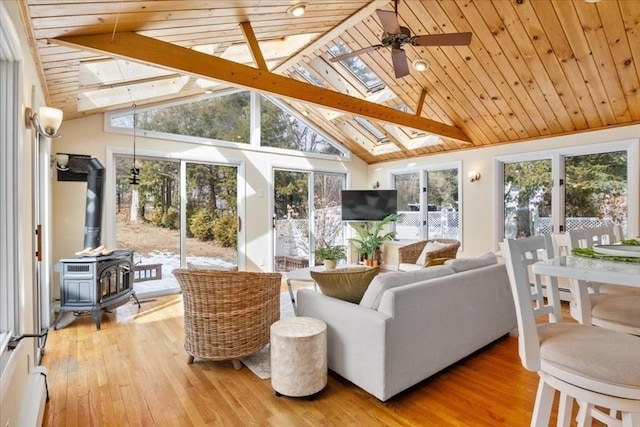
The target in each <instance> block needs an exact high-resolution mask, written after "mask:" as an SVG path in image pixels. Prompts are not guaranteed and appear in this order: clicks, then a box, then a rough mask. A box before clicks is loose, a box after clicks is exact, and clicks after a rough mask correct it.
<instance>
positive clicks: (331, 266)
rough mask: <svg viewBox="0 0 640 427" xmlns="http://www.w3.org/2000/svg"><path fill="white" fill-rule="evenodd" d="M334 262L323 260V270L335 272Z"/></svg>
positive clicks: (332, 260)
mask: <svg viewBox="0 0 640 427" xmlns="http://www.w3.org/2000/svg"><path fill="white" fill-rule="evenodd" d="M336 262H337V261H336V260H335V259H325V260H324V269H325V270H335V268H336Z"/></svg>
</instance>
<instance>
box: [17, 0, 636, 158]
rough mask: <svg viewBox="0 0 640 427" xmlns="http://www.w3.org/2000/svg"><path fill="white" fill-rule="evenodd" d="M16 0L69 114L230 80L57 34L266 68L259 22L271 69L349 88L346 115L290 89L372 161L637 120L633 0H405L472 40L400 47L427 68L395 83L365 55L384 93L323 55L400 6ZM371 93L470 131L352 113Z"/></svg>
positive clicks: (412, 14)
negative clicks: (146, 44)
mask: <svg viewBox="0 0 640 427" xmlns="http://www.w3.org/2000/svg"><path fill="white" fill-rule="evenodd" d="M19 1H20V2H21V5H22V12H23V18H24V23H25V25H26V27H27V31H28V32H30V33H31V35H32V40H31V42H32V49H33V52H34V56H35V58H36V61H37V64H38V65H39V67H40V72H41V73H42V76H43V80H44V81H45V84H46V88H45V91H46V97H47V103H48V105H50V106H53V107H57V108H60V109H62V110H64V113H65V118H66V119H69V118H77V117H83V116H86V115H91V114H98V113H103V112H105V111H110V110H117V109H122V108H128V107H130V106H131V105H132V103H133V102H135V103H136V105H138V106H145V105H153V104H155V103H158V102H162V101H167V100H175V99H183V98H189V97H193V96H196V95H202V93H203V92H204V91H205V90H214V91H215V90H218V89H222V88H228V87H229V86H230V85H231V86H233V83H228V82H220V81H213V80H211V79H206V78H205V79H203V78H202V75H200V76H196V75H194V74H193V73H186V72H184V71H180V70H175V69H171V70H169V69H167V67H166V66H154V67H149V66H141V65H140V64H137V63H135V62H133V61H130V60H122V59H120V60H118V61H116V60H115V59H114V58H113V57H110V56H108V55H105V54H104V53H96V52H95V51H92V50H87V49H80V48H78V47H77V46H74V47H70V46H69V45H65V44H62V43H60V42H58V41H57V40H56V39H60V38H64V37H69V36H82V35H95V34H110V35H112V36H114V34H115V33H120V32H136V33H138V34H140V35H143V36H146V37H150V38H153V39H158V40H160V41H163V42H167V43H172V44H175V45H177V46H181V47H185V48H189V49H193V50H197V51H199V52H204V53H207V54H210V55H214V56H217V57H221V58H223V59H226V60H229V61H235V62H238V63H242V64H245V65H250V66H255V67H256V68H259V67H257V66H256V65H254V61H253V59H252V53H253V54H254V55H255V52H252V50H251V47H252V43H251V37H252V34H251V33H253V34H254V35H255V39H256V40H257V43H254V44H253V47H254V48H255V46H256V45H258V46H259V47H260V52H258V55H259V56H262V57H263V58H264V61H265V64H266V67H267V68H268V70H269V71H270V72H271V73H274V74H278V75H282V76H285V77H288V78H290V79H295V80H298V81H301V82H305V83H309V80H308V76H307V78H305V77H304V76H303V75H302V74H301V73H300V68H301V67H303V68H304V70H306V72H307V74H308V75H311V76H312V77H313V78H314V80H315V81H316V83H315V84H316V85H321V86H322V87H325V88H327V89H328V90H332V91H337V92H342V93H345V94H348V95H350V96H351V97H354V99H353V103H354V105H350V107H351V108H349V109H348V110H351V112H337V113H336V112H335V111H332V110H331V109H327V108H324V107H323V106H318V105H317V104H311V103H308V102H304V101H302V100H296V99H293V98H287V99H286V101H287V102H288V103H289V104H290V105H291V106H292V107H293V108H294V109H296V110H298V111H299V112H300V113H301V114H302V113H304V115H305V116H306V117H305V118H306V120H309V121H311V122H313V123H314V124H315V125H317V126H318V127H320V128H321V129H322V130H324V131H325V132H326V133H327V134H328V135H330V136H332V137H333V138H335V139H336V140H337V141H339V142H341V143H343V144H344V145H345V146H346V147H347V148H348V149H350V150H351V151H352V152H353V153H354V154H355V155H357V156H359V157H360V158H362V159H363V160H364V161H365V162H367V163H369V164H372V163H377V162H381V161H387V160H393V159H401V158H408V157H413V156H417V155H428V154H433V153H441V152H444V151H453V150H461V149H469V148H474V147H479V146H485V145H490V144H502V143H513V142H518V141H523V140H530V139H535V138H539V137H545V136H552V135H560V134H568V133H573V132H580V131H584V130H589V129H602V128H606V127H612V126H619V125H627V124H635V123H640V92H639V87H640V1H637V0H602V1H601V2H598V3H591V2H588V1H585V0H455V1H453V0H401V1H400V2H399V6H398V17H399V21H400V23H401V25H403V26H406V27H408V28H409V30H410V31H411V34H417V35H422V34H441V33H451V32H471V33H473V37H472V40H471V44H470V45H469V46H455V47H452V46H448V47H428V48H427V47H414V46H411V45H405V46H403V48H404V49H405V51H406V54H407V57H408V60H409V61H410V62H412V61H414V60H416V59H418V58H422V59H425V60H426V61H427V62H428V63H429V64H430V67H429V68H428V69H427V70H426V71H424V72H418V71H415V70H414V69H411V73H410V75H408V76H406V77H404V78H400V79H396V78H395V77H394V73H393V67H392V64H391V54H390V51H389V48H381V49H377V50H373V51H370V52H368V53H366V54H363V55H361V56H360V59H361V60H362V61H363V62H364V63H365V64H366V65H367V66H368V67H369V68H370V69H371V70H372V71H373V72H374V73H375V74H376V75H377V76H378V77H379V78H380V79H381V80H382V83H383V86H380V85H379V86H378V87H377V88H375V89H376V90H370V89H368V88H367V87H366V86H365V85H363V84H362V82H361V81H359V80H358V79H357V78H356V77H355V76H354V75H352V74H351V73H349V72H348V71H347V70H346V68H345V67H344V66H343V65H342V64H341V63H331V62H329V61H328V58H329V57H330V56H329V54H328V51H329V49H330V48H332V47H333V46H334V45H335V44H336V43H338V42H342V43H344V44H345V45H347V46H348V47H349V48H350V49H351V50H357V49H361V48H365V47H368V46H371V45H375V44H379V43H380V38H381V34H382V32H383V30H382V27H381V25H380V22H379V20H378V17H377V15H376V13H375V10H376V9H384V10H393V9H394V5H393V2H390V1H386V0H374V1H370V0H308V1H307V2H306V13H305V14H304V15H303V16H301V17H293V16H292V15H290V14H288V13H287V9H288V8H289V7H290V6H291V5H293V4H294V3H296V1H295V0H225V1H219V0H211V1H197V0H156V1H149V0H19ZM243 22H249V23H250V25H247V24H245V25H244V26H243V25H242V23H243ZM243 28H244V29H245V31H243ZM247 32H248V34H245V33H247ZM248 41H249V43H248ZM158 62H163V61H158ZM263 67H264V65H263ZM182 70H184V69H182ZM304 70H303V71H304ZM274 81H280V80H277V79H275V80H274ZM309 84H311V83H309ZM381 87H384V89H382V90H380V88H381ZM277 91H278V90H277V89H275V92H277ZM356 98H357V99H356ZM358 99H359V100H361V101H359V100H358ZM368 102H374V103H377V104H380V105H382V106H386V107H390V108H394V109H396V108H401V109H403V111H404V112H403V111H399V112H398V115H399V116H403V117H404V116H406V117H404V118H407V117H408V119H407V120H408V121H409V122H411V117H409V116H413V117H414V118H417V119H418V120H420V119H421V118H423V119H428V120H427V121H426V123H427V124H428V123H429V121H434V122H437V124H442V125H445V126H443V128H447V129H452V130H454V131H456V132H460V135H463V136H464V137H461V138H450V137H448V135H447V134H446V133H443V132H441V133H440V136H442V138H436V137H432V138H431V139H429V138H425V136H424V134H422V136H421V137H418V138H416V137H415V136H416V132H415V131H414V130H412V129H409V128H407V127H402V128H401V127H397V126H391V125H389V123H384V121H379V120H373V119H371V117H372V116H371V115H368V117H369V120H368V121H367V122H363V121H362V120H361V119H360V120H359V121H356V120H355V115H354V113H353V111H354V110H358V109H359V108H361V109H362V111H365V110H366V111H369V110H367V108H368V107H367V105H368ZM416 112H417V115H415V114H416ZM363 115H364V116H367V114H363ZM406 122H407V121H405V123H406ZM371 128H374V133H372V132H371V130H372V129H371ZM414 129H416V128H414ZM434 129H435V130H436V132H434V133H438V132H437V130H438V129H439V128H434ZM423 130H424V129H423ZM381 135H383V136H382V137H381ZM418 135H420V134H418ZM449 135H450V134H449ZM436 136H437V135H436ZM465 139H466V141H465ZM428 141H429V142H428ZM433 141H435V144H434V142H433Z"/></svg>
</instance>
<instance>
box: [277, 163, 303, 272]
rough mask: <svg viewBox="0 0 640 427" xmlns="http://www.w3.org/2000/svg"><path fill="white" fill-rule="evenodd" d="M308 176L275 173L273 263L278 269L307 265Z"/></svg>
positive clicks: (284, 172) (292, 173)
mask: <svg viewBox="0 0 640 427" xmlns="http://www.w3.org/2000/svg"><path fill="white" fill-rule="evenodd" d="M308 182H309V175H308V174H307V173H305V172H293V171H283V170H276V171H275V172H274V195H273V200H274V209H275V211H274V218H273V219H274V222H275V226H276V227H275V246H276V247H275V251H274V253H275V263H274V265H275V266H276V270H277V271H290V270H295V269H298V268H303V267H308V266H309V203H308V200H309V184H308Z"/></svg>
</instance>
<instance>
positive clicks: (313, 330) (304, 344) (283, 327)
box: [271, 317, 327, 397]
mask: <svg viewBox="0 0 640 427" xmlns="http://www.w3.org/2000/svg"><path fill="white" fill-rule="evenodd" d="M326 385H327V325H326V324H325V323H324V322H323V321H322V320H318V319H313V318H311V317H292V318H287V319H282V320H279V321H277V322H275V323H274V324H273V325H271V386H272V387H273V389H274V390H275V392H276V395H277V396H280V395H285V396H291V397H301V396H312V395H314V394H315V393H318V392H319V391H320V390H322V389H323V388H324V386H326Z"/></svg>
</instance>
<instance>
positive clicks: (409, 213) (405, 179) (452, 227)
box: [392, 165, 462, 240]
mask: <svg viewBox="0 0 640 427" xmlns="http://www.w3.org/2000/svg"><path fill="white" fill-rule="evenodd" d="M459 170H460V167H459V166H458V165H441V166H439V167H437V168H428V169H424V170H422V171H413V172H397V173H392V177H393V185H394V188H395V189H396V190H398V213H399V214H400V218H399V220H398V221H397V222H396V232H397V238H398V239H407V240H421V239H437V238H447V239H457V240H461V239H462V229H461V216H460V192H459V188H460V177H459Z"/></svg>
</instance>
